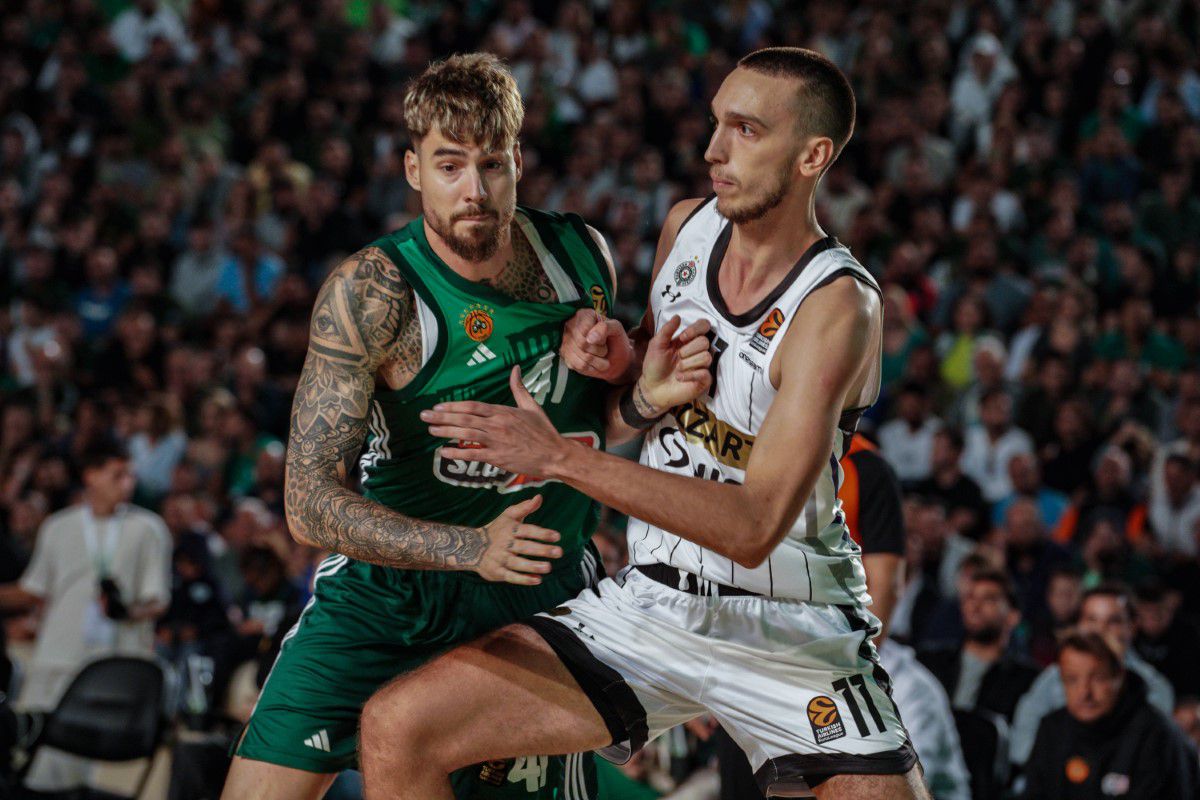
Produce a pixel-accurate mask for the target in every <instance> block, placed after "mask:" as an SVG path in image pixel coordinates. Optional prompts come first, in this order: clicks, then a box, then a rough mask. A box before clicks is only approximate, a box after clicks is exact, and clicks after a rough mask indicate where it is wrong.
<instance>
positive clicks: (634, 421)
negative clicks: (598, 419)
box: [604, 381, 666, 445]
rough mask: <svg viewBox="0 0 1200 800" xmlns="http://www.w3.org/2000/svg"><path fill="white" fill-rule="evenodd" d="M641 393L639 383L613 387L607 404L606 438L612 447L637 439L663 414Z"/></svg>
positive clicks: (605, 414) (663, 410)
mask: <svg viewBox="0 0 1200 800" xmlns="http://www.w3.org/2000/svg"><path fill="white" fill-rule="evenodd" d="M665 411H666V409H662V410H661V411H660V410H659V409H657V408H656V407H655V406H654V405H653V404H652V403H651V402H650V401H649V400H648V399H647V398H646V396H645V394H644V393H643V392H642V391H641V387H640V386H639V384H638V382H636V381H635V382H633V383H631V384H629V385H623V386H613V387H612V388H611V389H609V392H608V398H607V400H606V402H605V412H604V422H605V437H606V440H607V442H608V444H610V445H614V444H623V443H625V442H628V441H631V440H633V439H636V438H637V437H639V436H641V435H642V434H643V433H645V432H646V431H647V430H649V428H650V427H651V426H652V425H653V424H654V423H653V421H654V420H656V419H657V418H658V417H660V416H662V414H663V413H664V412H665Z"/></svg>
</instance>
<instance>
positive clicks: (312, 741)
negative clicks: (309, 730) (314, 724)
mask: <svg viewBox="0 0 1200 800" xmlns="http://www.w3.org/2000/svg"><path fill="white" fill-rule="evenodd" d="M304 743H305V744H306V745H308V746H309V747H312V748H314V749H316V750H322V751H324V752H326V753H328V752H330V749H329V731H327V730H325V729H324V728H322V729H321V730H319V731H317V732H316V733H314V734H313V735H312V736H310V737H308V738H307V739H305V740H304Z"/></svg>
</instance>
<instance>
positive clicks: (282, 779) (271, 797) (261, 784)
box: [221, 756, 337, 800]
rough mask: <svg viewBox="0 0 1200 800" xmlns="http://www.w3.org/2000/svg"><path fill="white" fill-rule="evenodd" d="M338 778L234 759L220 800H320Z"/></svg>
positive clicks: (238, 758) (239, 758)
mask: <svg viewBox="0 0 1200 800" xmlns="http://www.w3.org/2000/svg"><path fill="white" fill-rule="evenodd" d="M336 777H337V776H336V775H323V774H321V773H319V772H305V771H304V770H300V769H293V768H291V767H281V766H280V765H278V764H268V763H267V762H265V761H251V760H250V759H248V758H242V757H240V756H235V757H234V759H233V765H232V766H231V767H230V768H229V775H228V776H227V777H226V778H225V789H224V791H222V792H221V800H319V799H320V798H321V797H323V796H324V795H325V792H327V791H328V790H329V785H330V784H331V783H333V779H334V778H336Z"/></svg>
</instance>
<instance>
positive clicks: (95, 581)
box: [0, 444, 171, 791]
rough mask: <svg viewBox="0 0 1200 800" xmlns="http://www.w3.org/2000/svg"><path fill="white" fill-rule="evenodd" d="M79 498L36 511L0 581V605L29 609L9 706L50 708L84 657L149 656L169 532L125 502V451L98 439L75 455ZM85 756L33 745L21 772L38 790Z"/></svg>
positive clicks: (56, 785) (73, 769)
mask: <svg viewBox="0 0 1200 800" xmlns="http://www.w3.org/2000/svg"><path fill="white" fill-rule="evenodd" d="M81 462H82V463H81V471H82V474H83V485H84V491H83V502H81V503H79V504H77V505H74V506H71V507H69V508H66V509H64V510H62V511H60V512H58V513H57V514H54V515H53V516H51V517H49V518H47V519H46V521H45V522H44V523H43V524H42V527H41V530H40V531H39V532H38V538H37V543H36V545H35V546H34V551H33V560H32V561H31V562H30V564H29V567H28V568H26V570H25V573H24V574H23V575H22V576H21V580H20V581H19V582H18V583H16V584H7V585H4V586H0V610H9V611H14V610H25V611H29V610H37V609H40V612H41V619H40V621H39V623H38V632H37V643H36V644H35V645H34V649H33V655H32V657H31V659H30V661H29V665H28V669H27V671H26V674H25V678H24V682H23V684H22V687H21V693H20V695H19V698H18V702H19V705H20V706H22V707H24V708H27V709H30V710H38V711H49V710H51V709H53V708H54V706H55V705H56V704H57V703H58V701H59V699H60V698H61V697H62V695H63V692H64V691H66V688H67V686H68V684H70V682H71V680H72V679H73V678H74V677H75V675H76V674H77V673H78V672H79V670H80V669H81V668H82V667H83V666H84V665H85V664H86V663H88V662H89V661H91V660H93V659H96V658H100V657H103V656H107V655H112V654H120V655H134V656H144V657H150V656H151V655H152V654H153V652H154V621H155V620H156V619H157V618H158V617H159V616H161V615H162V613H163V612H164V611H165V610H166V607H167V602H168V601H169V600H170V597H171V537H170V534H169V533H168V531H167V526H166V524H165V523H164V522H163V521H162V518H161V517H159V516H158V515H157V514H154V513H152V512H150V511H147V510H145V509H142V508H138V507H137V506H131V505H128V501H129V498H130V496H131V495H132V493H133V486H134V476H133V470H132V467H131V465H130V461H129V458H128V456H127V455H126V454H125V452H124V451H123V450H122V449H121V448H120V447H118V446H116V445H109V444H98V445H95V446H93V447H92V448H91V449H89V450H88V451H87V452H86V453H85V454H84V455H83V457H82V459H81ZM89 772H90V767H89V762H87V761H85V760H83V759H79V758H75V757H71V756H67V755H66V754H64V753H60V752H56V751H50V750H42V751H39V753H38V757H37V760H36V761H35V762H34V765H33V769H32V770H31V771H30V774H29V777H28V779H27V780H28V785H29V787H30V788H32V789H36V790H39V791H59V790H62V789H70V788H74V787H76V786H79V785H80V784H82V783H85V782H86V781H87V780H88V774H89Z"/></svg>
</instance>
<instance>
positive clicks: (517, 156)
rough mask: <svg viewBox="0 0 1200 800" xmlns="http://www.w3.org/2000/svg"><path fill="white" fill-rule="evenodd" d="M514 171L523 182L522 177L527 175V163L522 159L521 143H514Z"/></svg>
mask: <svg viewBox="0 0 1200 800" xmlns="http://www.w3.org/2000/svg"><path fill="white" fill-rule="evenodd" d="M513 170H514V174H515V175H516V176H517V180H521V176H522V175H523V174H524V173H525V163H524V161H523V160H522V159H521V143H520V142H514V143H513Z"/></svg>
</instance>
